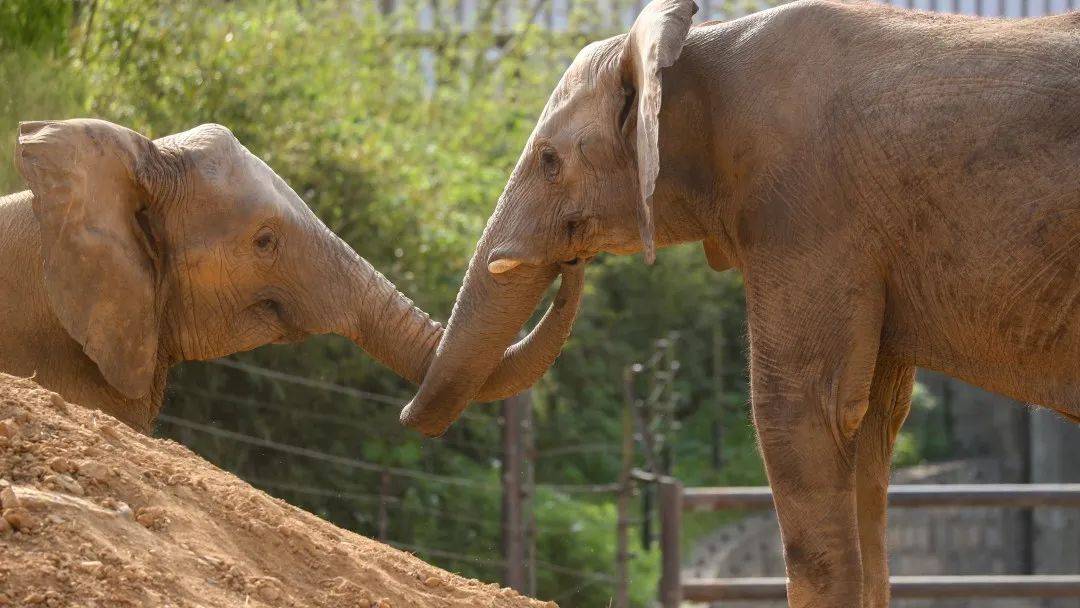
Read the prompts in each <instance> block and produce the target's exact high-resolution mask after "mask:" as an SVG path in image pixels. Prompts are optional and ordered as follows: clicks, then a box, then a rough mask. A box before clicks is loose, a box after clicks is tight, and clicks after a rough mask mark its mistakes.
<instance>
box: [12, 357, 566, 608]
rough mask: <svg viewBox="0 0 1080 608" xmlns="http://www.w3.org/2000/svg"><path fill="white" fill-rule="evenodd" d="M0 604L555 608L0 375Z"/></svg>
mask: <svg viewBox="0 0 1080 608" xmlns="http://www.w3.org/2000/svg"><path fill="white" fill-rule="evenodd" d="M0 506H2V512H0V606H3V607H5V608H6V607H9V606H18V607H19V608H23V607H30V608H35V607H38V606H42V607H48V608H57V607H69V606H70V607H85V608H91V607H93V608H98V607H100V608H122V607H142V606H146V607H154V608H166V607H175V608H179V607H188V606H191V607H206V608H210V607H222V608H234V607H236V608H256V607H262V606H273V607H298V608H299V607H308V606H311V607H317V608H322V607H326V608H331V607H332V608H354V607H356V608H389V607H393V608H405V607H412V606H417V607H440V608H442V607H448V608H454V607H465V606H468V607H475V606H478V607H483V608H524V607H530V608H541V607H547V608H557V607H556V606H555V604H554V603H544V602H538V601H536V600H532V599H529V598H525V597H522V596H521V595H519V594H518V593H517V592H515V591H513V590H510V589H501V588H500V587H499V586H498V585H494V584H484V583H481V582H479V581H475V580H469V579H465V578H462V577H460V576H457V575H455V574H451V573H449V572H446V571H445V570H440V569H438V568H435V567H433V566H430V565H428V564H426V563H424V562H422V561H421V560H419V559H417V558H416V557H413V556H412V555H410V554H408V553H404V552H402V551H398V550H397V549H394V548H391V547H387V546H385V545H382V544H380V543H377V542H375V541H372V540H369V539H367V538H364V537H362V536H359V535H356V534H353V533H352V532H348V531H346V530H342V529H341V528H338V527H336V526H334V525H332V524H330V523H328V522H326V521H324V520H322V519H319V518H318V517H316V516H314V515H312V514H310V513H307V512H305V511H302V510H300V509H297V508H296V507H293V506H291V505H289V504H288V503H286V502H284V501H282V500H278V499H276V498H272V497H270V496H268V495H266V494H265V493H263V492H261V491H259V490H256V489H255V488H252V487H251V486H250V485H248V484H246V483H244V482H243V481H241V480H240V479H238V478H237V477H235V476H233V475H231V474H229V473H226V472H224V471H222V470H220V469H218V468H216V467H214V466H213V465H211V464H210V463H208V462H206V461H205V460H203V459H202V458H199V457H198V456H196V455H195V454H193V453H192V452H191V451H190V450H188V449H187V448H185V447H183V446H181V445H179V444H177V443H175V442H172V441H168V440H163V439H153V438H151V437H146V436H144V435H140V434H138V433H136V432H134V431H132V430H130V429H129V428H127V427H126V426H124V425H123V424H121V423H119V422H117V421H116V420H115V419H113V418H111V417H109V416H107V415H105V414H102V413H100V412H96V411H91V410H87V409H84V408H82V407H79V406H77V405H74V404H68V403H65V402H64V400H63V399H62V398H60V396H59V395H57V394H55V393H52V392H49V391H47V390H45V389H42V388H41V387H39V386H38V385H36V384H34V383H33V382H32V381H30V380H24V379H20V378H14V377H12V376H8V375H6V374H0Z"/></svg>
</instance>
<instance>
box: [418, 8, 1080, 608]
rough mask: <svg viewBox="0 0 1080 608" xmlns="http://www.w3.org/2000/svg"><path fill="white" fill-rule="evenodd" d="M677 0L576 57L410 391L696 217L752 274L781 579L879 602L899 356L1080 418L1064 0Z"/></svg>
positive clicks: (462, 391)
mask: <svg viewBox="0 0 1080 608" xmlns="http://www.w3.org/2000/svg"><path fill="white" fill-rule="evenodd" d="M695 10H696V7H695V6H694V4H693V3H692V2H690V1H687V0H655V1H654V2H652V3H651V4H650V5H648V6H647V7H646V8H645V9H644V11H643V12H642V14H641V15H640V17H639V18H638V20H637V22H636V23H635V24H634V26H633V27H632V29H631V30H630V32H629V34H628V35H625V36H618V37H615V38H612V39H609V40H605V41H602V42H597V43H594V44H591V45H589V46H588V47H586V48H585V49H584V50H582V51H581V53H580V54H579V55H578V57H577V58H576V59H575V60H574V62H573V64H572V65H571V66H570V68H569V69H568V70H567V72H566V74H565V75H564V76H563V79H562V81H561V82H560V83H559V85H558V86H557V87H556V89H555V91H554V93H553V94H552V95H551V98H550V100H549V101H548V104H547V107H546V108H545V109H544V111H543V114H542V115H541V117H540V119H539V122H538V124H537V126H536V129H535V131H534V132H533V134H532V136H531V138H530V139H529V141H528V143H527V144H526V147H525V150H524V152H523V153H522V155H521V158H520V160H519V161H518V164H517V167H516V168H515V169H514V171H513V173H512V174H511V176H510V178H509V181H508V183H507V185H506V189H505V191H504V192H503V195H502V197H501V198H500V200H499V202H498V204H497V206H496V208H495V211H494V214H493V215H492V217H491V219H490V220H489V222H488V225H487V228H486V229H485V231H484V234H483V236H482V237H481V239H480V241H479V243H478V245H477V248H476V252H475V254H474V258H473V260H472V262H471V264H470V266H469V269H468V272H467V274H466V276H465V279H464V282H463V286H462V290H461V292H460V294H459V296H458V301H457V302H456V304H455V306H454V311H453V314H452V315H451V318H450V322H449V325H448V327H447V331H446V335H445V337H444V339H443V341H442V342H441V344H440V346H439V347H438V350H437V353H436V357H435V360H434V361H433V362H432V364H431V368H430V369H429V370H428V373H427V375H426V376H425V379H424V382H423V384H422V386H421V388H420V390H419V392H418V393H417V395H416V396H415V397H414V399H413V400H412V402H410V403H409V405H408V406H407V407H406V409H405V410H404V411H403V414H402V419H403V421H404V422H405V423H406V424H409V425H411V426H413V427H415V428H417V429H419V430H421V431H422V432H424V433H426V434H439V433H441V432H443V431H444V430H445V428H446V426H447V425H449V424H450V423H451V422H452V421H453V420H454V419H455V418H456V417H457V415H458V414H459V413H460V411H461V410H462V409H463V408H464V407H465V405H466V403H467V402H468V400H469V398H470V397H471V395H472V393H474V392H475V390H476V387H478V386H479V385H480V384H481V383H483V381H484V380H485V378H487V377H488V374H489V372H490V370H491V369H493V368H494V367H495V366H496V365H497V364H498V361H499V357H500V353H502V352H503V349H504V348H505V346H506V344H507V343H508V342H509V341H510V340H511V339H512V336H513V335H514V333H515V332H516V331H518V328H519V327H520V324H521V322H522V321H524V319H525V318H527V316H528V314H529V312H530V311H531V310H532V308H533V307H534V306H535V305H536V302H537V297H538V296H539V294H540V293H541V292H542V290H543V288H544V287H545V286H546V284H547V282H548V281H550V280H551V278H552V277H553V276H554V273H555V268H556V264H557V263H559V262H563V261H567V260H574V259H582V258H587V257H590V256H593V255H595V254H597V253H600V252H610V253H616V254H627V253H633V252H637V251H644V253H645V257H646V260H648V261H651V258H652V257H653V251H654V248H655V247H663V246H667V245H673V244H676V243H683V242H692V241H701V242H702V243H703V245H704V247H705V252H706V255H707V258H708V260H709V263H710V265H711V266H713V267H714V268H716V269H717V270H723V269H725V268H729V267H734V268H738V269H739V270H740V271H741V272H742V273H743V274H744V277H745V282H746V292H747V293H746V297H747V304H748V306H747V308H748V317H749V325H750V328H749V329H750V346H751V376H752V382H751V388H752V397H753V409H754V420H755V424H756V426H757V430H758V434H759V437H760V445H761V450H762V453H763V456H764V459H765V463H766V467H767V470H768V473H769V479H770V483H771V484H772V487H773V489H774V491H775V496H776V507H777V513H778V517H779V520H780V524H781V530H782V533H783V540H784V546H785V552H786V560H787V567H788V575H789V579H790V587H789V601H790V603H791V605H792V606H800V607H802V606H815V607H820V608H835V607H840V606H843V607H852V606H855V607H857V606H864V607H870V606H875V607H877V606H885V605H887V604H888V585H887V576H888V568H887V565H886V559H885V538H884V530H885V496H886V486H887V483H888V481H887V480H888V476H887V473H888V467H889V460H890V453H891V451H892V444H893V440H894V439H895V436H896V432H897V430H898V428H899V426H900V425H901V424H902V422H903V420H904V418H905V417H906V415H907V411H908V408H909V395H910V393H911V390H910V389H911V382H912V375H913V372H914V369H915V367H916V366H924V367H927V368H930V369H935V370H939V371H942V372H945V373H948V374H951V375H953V376H956V377H959V378H961V379H964V380H967V381H969V382H972V383H974V384H977V385H980V386H983V387H986V388H989V389H991V390H995V391H998V392H1001V393H1004V394H1007V395H1009V396H1012V397H1014V398H1017V399H1021V400H1027V401H1030V402H1033V403H1039V404H1042V405H1045V406H1048V407H1052V408H1054V409H1055V410H1057V411H1058V412H1060V413H1061V414H1063V415H1064V416H1066V417H1068V418H1070V419H1072V420H1080V373H1078V370H1077V363H1076V362H1077V361H1078V360H1080V283H1078V282H1077V280H1076V276H1077V271H1078V269H1080V245H1078V239H1080V236H1078V235H1080V213H1078V210H1080V14H1078V13H1073V14H1071V15H1065V16H1060V17H1052V18H1042V19H1026V20H1019V21H1004V20H983V19H977V18H969V17H963V16H945V15H932V14H927V13H919V12H912V11H903V10H897V9H893V8H891V7H886V6H880V5H875V4H870V3H867V4H850V5H846V4H836V3H831V2H822V1H803V2H795V3H792V4H788V5H785V6H783V7H779V8H776V9H772V10H768V11H764V12H762V13H758V14H755V15H751V16H748V17H745V18H742V19H738V20H735V21H731V22H727V23H706V24H703V25H701V26H697V27H690V23H691V18H692V15H693V14H694V12H695ZM493 319H495V321H492V320H493Z"/></svg>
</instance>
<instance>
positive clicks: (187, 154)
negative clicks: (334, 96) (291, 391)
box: [0, 120, 583, 431]
mask: <svg viewBox="0 0 1080 608" xmlns="http://www.w3.org/2000/svg"><path fill="white" fill-rule="evenodd" d="M15 157H16V158H15V161H16V165H17V167H18V169H19V171H20V172H21V173H22V175H23V177H24V178H25V179H26V181H27V184H28V185H29V186H30V191H27V192H22V193H18V194H13V195H10V196H7V197H3V198H0V285H2V286H3V287H2V289H0V371H3V372H7V373H10V374H16V375H22V376H31V375H32V376H34V378H35V380H36V381H37V382H38V383H40V384H41V385H43V386H45V387H46V388H49V389H52V390H54V391H56V392H58V393H60V395H62V396H63V397H64V398H65V399H67V400H69V401H73V402H76V403H79V404H81V405H84V406H87V407H94V408H98V409H101V410H104V411H106V412H108V413H110V414H112V415H114V416H116V417H117V418H119V419H120V420H122V421H124V422H125V423H127V424H128V425H130V426H132V427H134V428H136V429H139V430H142V431H148V430H149V428H150V427H151V425H152V424H153V421H154V418H155V417H156V416H157V412H158V410H159V409H160V407H161V403H162V398H163V394H164V388H165V378H166V372H167V370H168V368H169V367H170V366H171V365H174V364H176V363H178V362H180V361H186V360H192V359H212V358H215V357H221V356H224V355H228V354H230V353H234V352H237V351H243V350H248V349H252V348H255V347H257V346H260V345H263V344H268V343H272V342H291V341H296V340H300V339H302V338H304V337H305V336H308V335H311V334H322V333H338V334H341V335H344V336H346V337H348V338H350V339H352V340H353V341H354V342H356V343H357V344H358V345H360V346H361V347H362V348H364V349H365V350H366V351H368V352H369V353H370V354H371V355H372V356H374V357H375V358H376V359H378V360H379V361H380V362H382V363H383V364H385V365H386V366H388V367H390V368H391V369H392V370H393V371H394V372H396V373H397V374H399V375H400V376H402V377H404V378H406V379H408V380H410V381H411V382H414V383H419V382H420V380H422V379H423V377H424V374H425V372H426V370H427V367H428V365H429V363H430V361H431V358H432V356H433V354H434V350H435V347H436V346H437V345H438V343H439V341H440V340H441V338H442V334H443V329H442V326H441V325H440V324H439V323H436V322H434V321H432V320H431V319H430V318H429V317H428V315H427V314H425V313H424V312H423V311H421V310H419V309H418V308H416V307H414V306H413V305H412V302H411V301H409V300H408V299H407V298H405V297H404V296H403V295H402V294H400V293H399V292H398V291H397V290H396V289H395V288H394V286H393V285H392V284H391V283H390V282H389V281H387V280H386V279H385V278H384V277H383V276H382V275H381V274H379V273H378V272H377V271H376V270H375V269H374V268H373V267H372V266H371V264H369V263H368V262H367V261H366V260H364V259H363V258H361V257H360V256H358V255H357V254H356V253H355V252H354V251H353V250H352V249H351V248H349V246H348V245H346V244H345V243H344V242H343V241H342V240H341V239H339V238H338V237H337V236H336V235H334V234H333V233H332V232H331V231H330V230H329V229H328V228H327V227H326V226H325V225H324V224H323V223H322V222H321V221H319V219H318V218H317V217H316V216H315V215H314V214H313V213H312V212H311V210H310V209H309V208H308V207H307V205H305V204H304V202H303V201H302V200H301V199H300V198H299V197H298V196H297V195H296V193H295V192H293V191H292V190H291V189H290V188H289V187H288V185H286V184H285V182H284V181H282V179H281V178H280V177H278V176H277V175H276V174H275V173H274V172H273V170H271V169H270V167H268V166H267V165H266V164H265V163H263V162H262V161H261V160H259V159H258V158H257V157H255V156H254V155H252V154H251V153H250V152H248V151H247V150H246V149H245V148H244V147H243V146H242V145H241V144H240V143H239V142H238V141H237V140H236V138H235V137H233V135H232V134H231V133H230V132H229V131H228V130H227V129H225V128H224V127H221V126H218V125H203V126H200V127H197V128H195V129H192V130H190V131H187V132H184V133H179V134H176V135H171V136H169V137H165V138H163V139H159V140H157V141H154V142H151V141H150V140H149V139H147V138H145V137H143V136H142V135H139V134H138V133H135V132H134V131H131V130H130V129H126V128H124V127H120V126H117V125H114V124H111V123H107V122H104V121H100V120H69V121H60V122H31V123H23V124H22V125H20V128H19V141H18V146H17V148H16V152H15ZM582 274H583V272H582V269H581V268H580V267H579V268H568V272H567V274H566V275H564V278H563V282H562V286H561V288H560V292H559V294H558V296H557V297H556V299H555V301H554V303H553V305H552V308H551V310H550V311H549V313H548V315H546V316H545V317H544V319H543V320H542V321H541V323H540V325H538V327H537V331H536V332H534V333H533V334H530V336H529V337H527V338H526V339H524V340H523V341H522V342H521V343H520V344H518V345H515V346H514V347H513V348H511V349H509V350H508V351H507V353H505V354H506V357H504V358H503V361H502V364H501V365H500V367H499V369H498V370H497V372H496V373H495V374H493V375H492V376H491V382H488V383H487V384H486V385H485V387H484V390H483V391H482V393H483V394H482V395H481V398H483V399H488V400H490V399H497V398H501V397H503V396H507V395H510V394H513V393H515V392H518V391H519V390H521V389H522V388H524V387H526V386H528V385H530V384H532V382H533V381H535V379H536V378H537V377H539V376H540V375H541V374H542V373H543V372H544V370H546V369H547V367H548V366H549V365H551V363H552V361H553V360H554V358H555V356H556V355H557V354H558V352H559V350H560V348H561V347H562V344H563V342H564V341H565V339H566V335H567V334H568V332H569V329H570V325H571V322H572V319H573V317H574V314H575V312H576V308H577V304H578V301H579V297H580V294H581V286H582V280H583V278H582ZM541 328H543V331H541ZM540 337H542V338H543V339H539V338H540ZM545 340H546V341H545Z"/></svg>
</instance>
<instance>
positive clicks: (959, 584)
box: [682, 575, 1080, 602]
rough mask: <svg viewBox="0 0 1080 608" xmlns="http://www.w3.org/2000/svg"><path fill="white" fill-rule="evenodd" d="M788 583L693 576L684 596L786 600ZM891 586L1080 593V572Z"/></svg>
mask: <svg viewBox="0 0 1080 608" xmlns="http://www.w3.org/2000/svg"><path fill="white" fill-rule="evenodd" d="M786 586H787V579H784V578H783V577H761V578H728V579H715V580H711V579H690V580H687V581H685V582H684V583H683V584H682V596H683V599H684V600H687V601H690V602H708V601H716V600H783V599H786V598H787V589H786ZM889 586H890V587H891V588H892V597H893V598H894V599H897V598H909V599H913V598H922V599H925V598H947V597H948V598H971V597H1080V575H1076V576H1072V575H1061V576H1059V575H1029V576H1012V575H989V576H893V577H890V578H889Z"/></svg>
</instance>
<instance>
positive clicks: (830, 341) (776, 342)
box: [747, 278, 883, 608]
mask: <svg viewBox="0 0 1080 608" xmlns="http://www.w3.org/2000/svg"><path fill="white" fill-rule="evenodd" d="M774 280H775V279H774ZM827 281H828V279H827V278H826V279H825V280H823V281H819V282H817V283H814V284H813V285H810V286H808V285H807V284H806V283H805V282H800V283H798V284H796V285H797V286H796V288H792V289H783V290H780V291H779V292H777V291H773V292H771V293H769V292H766V293H761V292H760V291H759V290H756V289H755V287H756V286H754V285H752V284H751V282H750V281H748V282H747V285H748V288H747V290H748V291H747V293H748V305H749V313H750V315H749V316H750V336H751V393H752V398H753V412H754V425H755V427H756V429H757V433H758V441H759V445H760V448H761V452H762V456H763V458H764V460H765V468H766V471H767V473H768V476H769V484H770V485H771V486H772V489H773V496H774V502H775V505H776V513H777V518H778V519H779V523H780V532H781V537H782V540H783V545H784V559H785V563H786V566H787V575H788V603H789V605H790V606H792V607H793V608H811V607H814V608H858V607H859V606H861V603H862V599H861V597H862V565H861V557H860V547H859V528H858V526H859V521H858V517H857V513H856V507H857V505H856V476H855V460H856V441H855V440H856V436H857V433H858V430H859V427H860V424H861V422H862V418H863V416H864V414H865V413H866V411H867V409H868V405H869V399H870V386H871V381H872V378H873V374H874V368H875V364H876V361H877V356H878V343H879V338H880V333H881V324H882V316H883V305H882V302H883V298H882V297H881V296H880V292H879V290H876V289H874V288H873V287H868V288H867V289H859V288H856V287H853V286H852V285H850V284H849V285H837V284H833V285H831V289H828V288H829V287H830V286H829V285H827ZM770 291H771V290H770ZM792 294H797V295H796V296H794V297H793V295H792Z"/></svg>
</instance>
